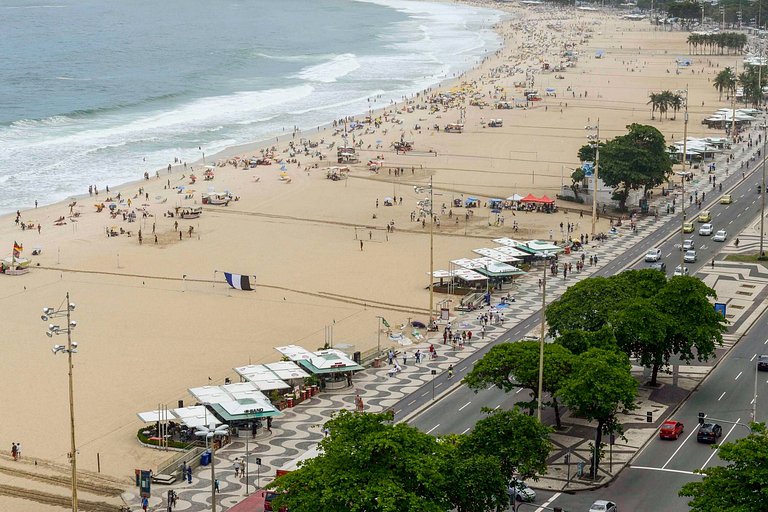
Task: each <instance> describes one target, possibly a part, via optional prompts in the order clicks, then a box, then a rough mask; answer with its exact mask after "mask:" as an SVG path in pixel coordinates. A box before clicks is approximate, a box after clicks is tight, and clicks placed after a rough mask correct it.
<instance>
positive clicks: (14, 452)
mask: <svg viewBox="0 0 768 512" xmlns="http://www.w3.org/2000/svg"><path fill="white" fill-rule="evenodd" d="M11 456H12V457H13V460H19V452H18V451H17V450H16V443H13V444H11Z"/></svg>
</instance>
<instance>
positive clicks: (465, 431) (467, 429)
mask: <svg viewBox="0 0 768 512" xmlns="http://www.w3.org/2000/svg"><path fill="white" fill-rule="evenodd" d="M470 428H471V427H467V428H465V429H464V432H462V433H461V435H464V434H466V433H467V432H469V429H470Z"/></svg>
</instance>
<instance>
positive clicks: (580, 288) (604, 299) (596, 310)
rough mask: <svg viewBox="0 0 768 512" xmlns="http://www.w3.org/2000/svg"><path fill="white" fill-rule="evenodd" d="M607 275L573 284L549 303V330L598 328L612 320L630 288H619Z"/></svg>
mask: <svg viewBox="0 0 768 512" xmlns="http://www.w3.org/2000/svg"><path fill="white" fill-rule="evenodd" d="M614 284H615V283H614V282H613V281H611V279H610V278H607V277H599V276H598V277H591V278H589V279H584V280H583V281H579V282H578V283H576V284H574V285H571V286H569V287H568V289H566V291H565V293H564V294H563V295H561V296H560V298H559V299H557V300H556V301H554V302H552V303H551V304H550V305H549V306H547V311H546V319H547V325H549V333H550V335H552V336H558V335H559V334H560V333H565V332H567V331H574V330H580V331H597V330H598V329H600V328H601V327H603V326H604V325H606V324H607V323H608V322H609V319H610V317H611V315H612V314H613V311H614V310H615V308H616V307H617V305H618V304H619V303H620V302H621V301H622V300H623V299H625V298H627V295H626V293H627V290H621V289H617V287H616V286H614Z"/></svg>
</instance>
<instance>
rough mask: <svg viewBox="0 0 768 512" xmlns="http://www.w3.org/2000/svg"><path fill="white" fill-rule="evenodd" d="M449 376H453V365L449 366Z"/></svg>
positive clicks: (450, 377)
mask: <svg viewBox="0 0 768 512" xmlns="http://www.w3.org/2000/svg"><path fill="white" fill-rule="evenodd" d="M448 378H449V379H452V378H453V365H450V366H448Z"/></svg>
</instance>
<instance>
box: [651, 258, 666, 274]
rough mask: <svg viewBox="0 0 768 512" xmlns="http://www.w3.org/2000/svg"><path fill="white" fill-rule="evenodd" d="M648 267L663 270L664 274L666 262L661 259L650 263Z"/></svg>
mask: <svg viewBox="0 0 768 512" xmlns="http://www.w3.org/2000/svg"><path fill="white" fill-rule="evenodd" d="M649 268H652V269H654V270H658V271H660V272H664V273H665V274H666V273H667V264H666V263H664V262H663V261H657V262H656V263H654V264H653V265H651V266H650V267H649Z"/></svg>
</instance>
